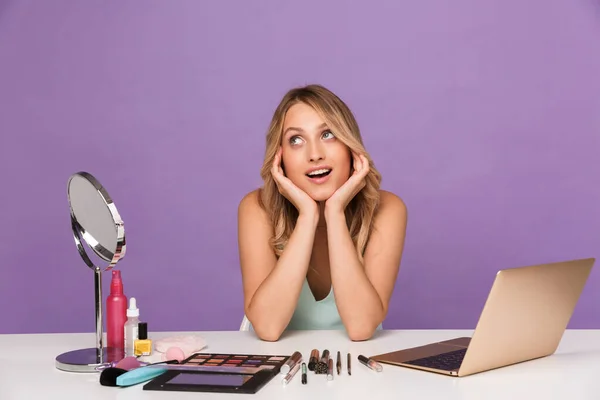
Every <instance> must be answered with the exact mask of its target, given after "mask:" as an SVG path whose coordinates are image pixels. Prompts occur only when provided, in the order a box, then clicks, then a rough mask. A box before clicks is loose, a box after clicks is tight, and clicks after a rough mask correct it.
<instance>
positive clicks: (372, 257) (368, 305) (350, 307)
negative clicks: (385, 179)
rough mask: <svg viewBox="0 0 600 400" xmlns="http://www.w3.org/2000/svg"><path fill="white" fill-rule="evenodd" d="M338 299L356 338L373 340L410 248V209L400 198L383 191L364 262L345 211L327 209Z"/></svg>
mask: <svg viewBox="0 0 600 400" xmlns="http://www.w3.org/2000/svg"><path fill="white" fill-rule="evenodd" d="M325 218H326V220H327V238H328V240H329V262H330V269H331V281H332V285H333V288H334V291H335V300H336V304H337V308H338V311H339V313H340V317H341V318H342V322H343V323H344V326H345V327H346V330H347V331H348V335H349V337H350V339H351V340H367V339H369V338H370V337H371V336H372V335H373V333H374V332H375V329H377V326H378V325H379V324H380V323H381V322H382V321H383V320H384V319H385V317H386V315H387V311H388V303H389V300H390V298H391V296H392V292H393V290H394V285H395V283H396V277H397V276H398V270H399V268H400V260H401V258H402V251H403V248H404V237H405V233H406V224H407V212H406V206H405V205H404V203H403V202H402V200H401V199H400V198H398V197H397V196H395V195H394V194H392V193H390V192H385V191H381V202H380V208H379V210H378V212H377V214H376V216H375V219H374V229H373V232H372V234H371V237H370V239H369V242H368V244H367V248H366V250H365V256H364V265H363V264H362V263H361V262H360V261H359V259H358V256H357V254H356V248H355V247H354V244H353V243H352V239H351V237H350V232H349V231H348V227H347V224H346V219H345V216H344V213H343V211H342V210H339V209H333V210H329V211H328V210H327V209H326V210H325Z"/></svg>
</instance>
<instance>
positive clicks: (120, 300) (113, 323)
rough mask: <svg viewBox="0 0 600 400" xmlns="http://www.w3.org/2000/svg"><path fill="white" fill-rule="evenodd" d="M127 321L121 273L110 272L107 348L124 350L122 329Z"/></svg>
mask: <svg viewBox="0 0 600 400" xmlns="http://www.w3.org/2000/svg"><path fill="white" fill-rule="evenodd" d="M125 321H127V297H126V296H125V295H124V294H123V281H122V280H121V271H117V270H114V269H113V271H112V280H111V282H110V294H109V295H108V298H107V299H106V342H107V347H109V348H113V349H118V350H123V349H124V348H125V335H124V330H123V329H124V327H125Z"/></svg>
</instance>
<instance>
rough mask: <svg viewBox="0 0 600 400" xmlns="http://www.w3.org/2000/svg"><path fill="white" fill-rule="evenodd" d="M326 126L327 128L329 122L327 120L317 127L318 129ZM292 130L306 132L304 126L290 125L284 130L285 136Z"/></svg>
mask: <svg viewBox="0 0 600 400" xmlns="http://www.w3.org/2000/svg"><path fill="white" fill-rule="evenodd" d="M325 128H327V124H326V123H325V122H323V123H322V124H321V125H319V126H317V129H318V130H321V129H325ZM290 131H294V132H300V133H302V132H304V129H302V128H298V127H295V126H290V127H288V128H287V129H286V130H285V131H284V132H283V135H284V136H285V135H287V134H288V132H290Z"/></svg>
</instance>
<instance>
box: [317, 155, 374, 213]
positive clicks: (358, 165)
mask: <svg viewBox="0 0 600 400" xmlns="http://www.w3.org/2000/svg"><path fill="white" fill-rule="evenodd" d="M352 158H353V159H354V172H353V173H352V175H351V176H350V178H349V179H348V180H347V181H346V182H345V183H344V184H343V185H342V186H341V187H340V188H339V189H338V190H336V191H335V192H334V193H333V195H331V197H330V198H329V199H327V201H326V202H325V211H326V212H344V210H345V209H346V207H347V206H348V204H349V203H350V201H351V200H352V199H353V198H354V196H356V195H357V193H358V192H360V191H361V190H362V189H363V188H364V187H365V185H366V181H365V177H366V176H367V174H368V173H369V160H367V158H366V157H365V156H363V155H362V154H361V155H357V154H355V153H352Z"/></svg>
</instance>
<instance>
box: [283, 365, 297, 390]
mask: <svg viewBox="0 0 600 400" xmlns="http://www.w3.org/2000/svg"><path fill="white" fill-rule="evenodd" d="M299 369H300V363H296V365H294V368H292V370H291V371H290V372H288V374H287V375H286V376H285V377H284V378H283V379H282V382H283V384H284V385H287V384H288V383H290V382H291V381H292V378H293V377H294V375H296V372H298V370H299Z"/></svg>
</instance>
